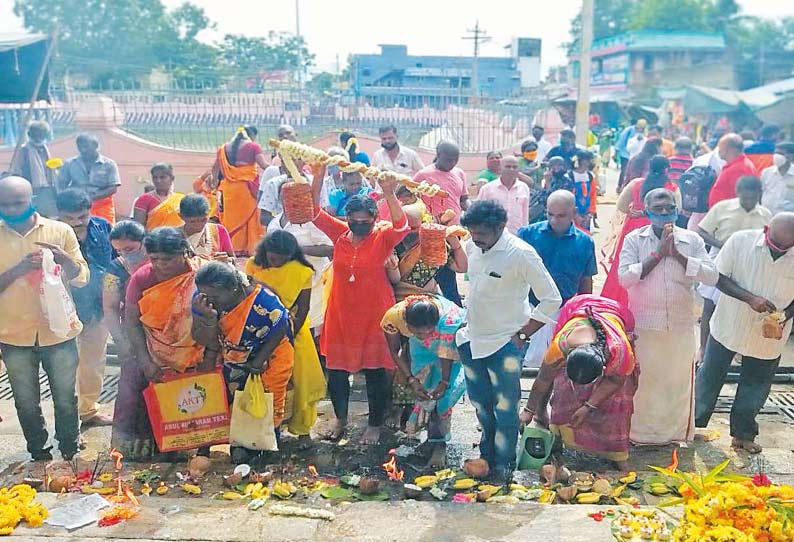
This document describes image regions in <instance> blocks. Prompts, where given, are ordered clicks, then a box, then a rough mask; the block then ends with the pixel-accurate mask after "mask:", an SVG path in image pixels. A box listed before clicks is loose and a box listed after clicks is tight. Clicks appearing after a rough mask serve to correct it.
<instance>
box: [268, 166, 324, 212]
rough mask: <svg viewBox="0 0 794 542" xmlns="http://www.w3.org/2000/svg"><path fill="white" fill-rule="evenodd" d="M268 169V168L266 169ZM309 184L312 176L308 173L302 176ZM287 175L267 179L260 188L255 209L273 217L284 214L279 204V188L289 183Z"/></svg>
mask: <svg viewBox="0 0 794 542" xmlns="http://www.w3.org/2000/svg"><path fill="white" fill-rule="evenodd" d="M268 169H270V168H268ZM303 175H304V176H305V177H306V179H307V180H308V181H309V182H310V183H311V182H312V176H311V175H309V174H308V173H304V174H303ZM289 180H290V179H289V175H278V176H276V177H272V178H271V179H269V180H268V181H267V182H266V183H265V185H264V186H260V189H261V191H262V194H261V195H260V196H259V203H258V204H257V207H258V208H260V209H262V210H263V211H267V212H268V213H270V214H271V215H273V216H276V215H278V214H281V213H283V212H284V207H283V206H282V204H281V186H282V185H284V184H285V183H288V182H289Z"/></svg>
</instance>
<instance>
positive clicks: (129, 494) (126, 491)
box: [124, 486, 141, 506]
mask: <svg viewBox="0 0 794 542" xmlns="http://www.w3.org/2000/svg"><path fill="white" fill-rule="evenodd" d="M124 495H126V497H127V498H128V499H129V500H130V502H131V503H132V504H134V505H135V506H140V505H141V503H140V502H139V501H138V499H137V498H135V493H133V492H132V489H130V486H124Z"/></svg>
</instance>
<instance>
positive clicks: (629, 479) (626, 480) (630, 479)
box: [618, 471, 637, 485]
mask: <svg viewBox="0 0 794 542" xmlns="http://www.w3.org/2000/svg"><path fill="white" fill-rule="evenodd" d="M636 481H637V473H636V472H634V471H632V472H630V473H628V474H627V475H626V476H624V477H623V478H618V482H620V483H621V484H626V485H628V484H633V483H634V482H636Z"/></svg>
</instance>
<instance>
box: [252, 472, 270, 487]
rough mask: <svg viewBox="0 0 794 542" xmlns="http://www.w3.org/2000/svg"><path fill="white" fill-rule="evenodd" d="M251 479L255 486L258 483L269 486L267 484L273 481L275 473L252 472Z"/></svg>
mask: <svg viewBox="0 0 794 542" xmlns="http://www.w3.org/2000/svg"><path fill="white" fill-rule="evenodd" d="M250 479H251V481H252V482H253V483H255V484H256V483H262V484H267V483H269V482H270V480H272V479H273V472H272V471H267V472H252V473H251V478H250Z"/></svg>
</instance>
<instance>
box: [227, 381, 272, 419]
mask: <svg viewBox="0 0 794 542" xmlns="http://www.w3.org/2000/svg"><path fill="white" fill-rule="evenodd" d="M235 395H236V394H235ZM236 402H237V401H236V400H235V403H236ZM240 407H241V408H242V409H243V410H245V411H246V412H247V413H248V414H250V415H251V416H253V417H254V418H264V417H265V416H266V415H267V414H268V411H269V412H270V418H271V419H273V400H272V398H271V400H270V409H268V407H267V403H266V401H265V386H264V385H263V384H262V377H261V376H260V375H249V376H248V380H247V381H246V382H245V388H243V396H242V402H241V404H240Z"/></svg>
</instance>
